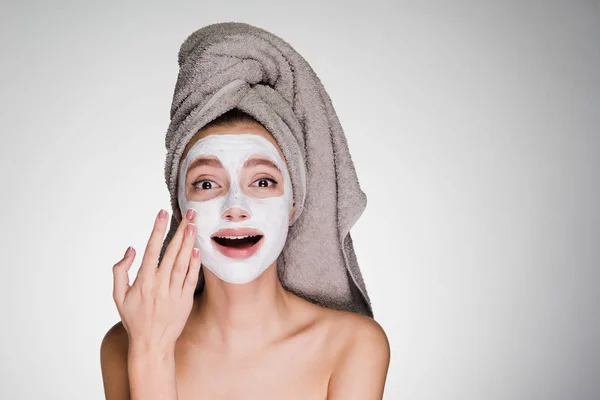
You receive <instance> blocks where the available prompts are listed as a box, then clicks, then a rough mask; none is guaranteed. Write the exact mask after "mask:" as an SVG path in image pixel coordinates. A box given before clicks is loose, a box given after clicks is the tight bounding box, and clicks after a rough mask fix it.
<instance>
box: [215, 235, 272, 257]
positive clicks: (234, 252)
mask: <svg viewBox="0 0 600 400" xmlns="http://www.w3.org/2000/svg"><path fill="white" fill-rule="evenodd" d="M211 239H212V240H211V242H212V244H213V246H215V248H216V249H217V250H218V251H219V253H221V254H223V255H224V256H225V257H229V258H234V259H237V260H243V259H244V258H248V257H250V256H251V255H253V254H254V253H256V252H257V251H258V249H259V248H260V246H261V245H262V242H263V239H264V236H261V238H260V240H259V241H258V242H256V243H254V244H253V245H252V246H250V247H242V248H235V247H227V246H222V245H220V244H219V243H217V242H216V241H215V239H214V238H211Z"/></svg>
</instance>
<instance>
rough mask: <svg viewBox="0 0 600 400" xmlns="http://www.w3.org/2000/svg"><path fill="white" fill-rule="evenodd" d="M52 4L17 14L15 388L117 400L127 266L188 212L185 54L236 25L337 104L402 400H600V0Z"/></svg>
mask: <svg viewBox="0 0 600 400" xmlns="http://www.w3.org/2000/svg"><path fill="white" fill-rule="evenodd" d="M50 3H51V2H38V3H33V2H27V1H21V2H12V3H6V2H3V3H2V9H1V12H0V43H1V46H2V55H1V62H0V79H1V90H0V102H1V105H2V107H1V111H0V112H1V113H2V114H1V118H0V124H1V125H0V128H1V132H2V145H1V146H0V152H1V157H0V168H1V171H2V181H1V183H2V187H3V189H2V197H1V202H2V203H1V204H2V207H1V213H2V215H1V216H0V217H1V220H2V223H1V224H0V226H1V230H0V235H1V237H0V243H2V251H1V252H0V257H1V259H0V265H1V268H2V276H1V277H0V307H1V316H2V322H1V325H2V327H1V329H0V360H1V365H0V368H1V374H0V377H1V378H0V379H1V382H0V398H2V399H17V398H18V399H39V398H52V399H84V398H85V399H102V398H103V389H102V380H101V374H100V363H99V346H100V341H101V340H102V337H103V336H104V334H105V332H106V330H107V329H108V328H109V327H110V326H112V325H113V324H114V323H115V322H116V321H118V314H117V311H116V308H115V306H114V303H113V300H112V296H111V294H112V272H111V267H112V265H113V264H114V263H115V262H117V261H118V260H119V259H120V258H121V257H122V255H123V252H124V251H125V249H126V248H127V246H128V245H133V246H134V247H135V248H136V249H137V250H138V253H139V254H140V258H138V259H137V260H136V262H135V263H134V266H133V267H132V271H131V272H132V274H135V273H136V272H137V269H138V268H139V261H140V259H141V254H143V249H144V247H145V244H146V241H147V238H148V236H149V233H150V230H151V227H152V223H153V221H154V217H155V215H156V212H158V210H159V208H166V209H168V210H170V207H169V198H168V191H167V187H166V185H165V183H164V181H163V165H164V156H165V149H164V134H165V132H166V128H167V125H168V118H169V107H170V102H171V96H172V93H173V88H174V84H175V80H176V77H177V62H176V57H177V51H178V49H179V45H180V44H181V42H182V41H183V40H184V39H185V38H186V37H187V35H189V34H190V33H191V32H193V31H194V30H195V29H198V28H200V27H202V26H204V25H207V24H209V23H214V22H222V21H241V22H248V23H251V24H254V25H257V26H260V27H263V28H265V29H267V30H270V31H272V32H273V33H275V34H277V35H279V36H281V37H282V38H284V39H285V40H286V41H288V42H289V43H290V44H292V46H294V47H295V48H296V49H297V50H298V51H299V52H300V53H301V54H302V55H303V56H304V57H305V58H306V59H307V60H308V62H309V63H310V64H311V65H312V66H313V68H314V69H315V71H316V72H317V74H318V75H319V77H320V78H321V79H322V81H323V83H324V85H325V87H326V89H327V90H328V92H329V94H330V96H331V97H332V99H333V102H334V105H335V107H336V110H337V112H338V115H339V117H340V120H341V121H342V125H343V126H344V128H345V131H346V134H347V137H348V142H349V146H350V149H351V152H352V155H353V159H354V161H355V164H356V168H357V171H358V175H359V179H360V182H361V184H362V187H363V189H364V191H365V192H366V193H367V196H368V207H367V210H366V211H365V213H364V214H363V216H362V218H361V219H360V220H359V221H358V223H357V224H356V225H355V227H354V229H353V230H352V234H353V237H354V243H355V248H356V253H357V257H358V260H359V262H360V264H361V266H362V271H363V274H364V278H365V281H366V283H367V287H368V289H369V292H370V295H371V298H372V301H373V307H374V310H375V313H376V319H377V320H378V321H379V322H380V324H381V325H382V326H383V327H384V329H385V330H386V332H387V335H388V337H389V340H390V342H391V349H392V360H391V365H390V369H389V374H388V381H387V385H386V395H385V398H386V399H462V400H466V399H472V400H476V399H487V400H490V399H515V400H516V399H519V400H520V399H522V400H526V399H544V400H550V399H582V400H583V399H586V400H587V399H599V398H600V345H599V341H600V339H599V338H600V313H599V311H598V305H599V304H600V273H599V267H600V265H599V263H600V212H599V211H598V207H599V206H598V205H599V204H600V179H599V172H598V171H599V170H600V161H599V160H600V111H599V110H600V6H599V3H598V2H597V1H495V2H488V1H470V2H467V1H439V2H424V1H413V2H408V1H394V2H392V1H389V2H382V1H368V2H352V1H343V2H342V1H338V2H332V1H328V2H317V1H297V2H294V3H291V2H287V3H286V2H283V1H265V0H262V1H252V2H251V1H239V2H229V1H216V2H207V1H205V2H200V1H196V2H191V1H190V2H187V3H184V2H166V1H164V2H162V3H155V2H148V1H146V2H143V3H142V2H140V3H139V4H135V3H134V2H127V4H125V3H120V2H113V3H109V2H106V1H102V2H100V1H97V2H72V3H59V2H52V4H50ZM133 276H134V275H133Z"/></svg>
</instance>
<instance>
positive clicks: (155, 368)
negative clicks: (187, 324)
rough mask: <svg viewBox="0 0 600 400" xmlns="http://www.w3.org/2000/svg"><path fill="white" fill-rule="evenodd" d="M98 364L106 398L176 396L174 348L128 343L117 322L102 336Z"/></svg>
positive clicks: (123, 331) (125, 333) (125, 334)
mask: <svg viewBox="0 0 600 400" xmlns="http://www.w3.org/2000/svg"><path fill="white" fill-rule="evenodd" d="M100 365H101V369H102V379H103V383H104V395H105V397H106V400H131V399H153V398H160V399H177V388H176V382H175V351H174V349H164V350H159V349H149V348H147V347H146V348H145V347H142V346H141V345H136V344H134V343H132V344H131V345H129V338H128V335H127V331H126V330H125V328H124V327H123V324H122V323H121V322H119V323H117V324H115V325H114V326H113V327H112V328H111V329H110V330H109V331H108V332H107V333H106V335H105V336H104V339H103V340H102V345H101V346H100Z"/></svg>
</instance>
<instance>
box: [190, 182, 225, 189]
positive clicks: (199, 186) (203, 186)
mask: <svg viewBox="0 0 600 400" xmlns="http://www.w3.org/2000/svg"><path fill="white" fill-rule="evenodd" d="M193 186H194V187H195V188H196V189H199V190H210V189H216V188H217V187H218V186H219V185H217V183H216V182H215V181H209V180H202V181H198V182H195V183H194V184H193Z"/></svg>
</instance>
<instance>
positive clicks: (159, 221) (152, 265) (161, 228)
mask: <svg viewBox="0 0 600 400" xmlns="http://www.w3.org/2000/svg"><path fill="white" fill-rule="evenodd" d="M168 216H169V213H168V212H166V211H165V210H160V212H159V213H158V215H157V216H156V219H155V221H154V226H153V227H152V233H151V234H150V238H149V239H148V244H147V245H146V250H145V251H144V257H143V258H142V265H141V266H140V269H139V271H138V274H137V277H136V278H135V280H136V281H138V280H141V281H143V280H146V279H149V278H150V279H152V278H153V277H154V275H155V274H156V266H157V264H158V256H159V255H160V249H161V247H162V243H163V239H164V237H165V232H166V230H167V221H168ZM134 284H135V282H134Z"/></svg>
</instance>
